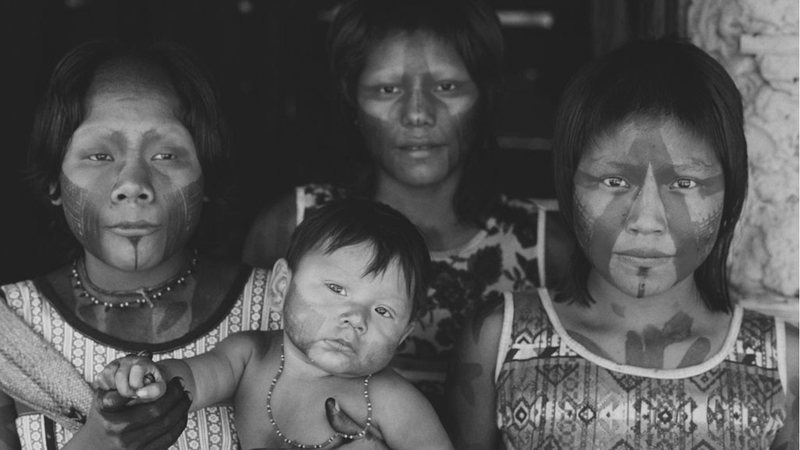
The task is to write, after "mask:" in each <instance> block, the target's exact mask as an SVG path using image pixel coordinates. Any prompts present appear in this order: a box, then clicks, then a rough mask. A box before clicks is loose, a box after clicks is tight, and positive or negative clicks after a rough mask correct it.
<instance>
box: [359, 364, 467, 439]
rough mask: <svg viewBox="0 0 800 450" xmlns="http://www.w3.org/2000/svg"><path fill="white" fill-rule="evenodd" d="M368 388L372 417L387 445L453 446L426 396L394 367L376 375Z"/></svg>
mask: <svg viewBox="0 0 800 450" xmlns="http://www.w3.org/2000/svg"><path fill="white" fill-rule="evenodd" d="M370 390H371V391H372V393H373V394H372V395H371V396H372V410H373V418H374V421H375V423H376V424H378V425H377V427H378V429H379V431H380V434H381V435H382V436H383V439H384V442H385V444H386V446H387V447H388V448H390V449H393V450H403V449H452V448H453V445H452V443H451V442H450V439H449V438H448V436H447V433H446V432H445V430H444V427H443V426H442V424H441V422H440V421H439V417H438V416H437V415H436V412H435V411H434V410H433V407H432V406H431V404H430V403H429V402H428V400H427V399H426V398H425V397H424V396H423V395H422V393H420V392H419V391H418V390H417V389H416V388H415V387H414V386H412V385H411V383H409V382H408V381H406V380H405V379H404V378H403V377H401V376H400V375H398V374H397V373H395V372H394V371H393V370H390V369H389V370H384V371H382V372H380V373H379V374H377V375H375V376H374V377H373V381H372V383H371V384H370ZM379 448H380V447H379Z"/></svg>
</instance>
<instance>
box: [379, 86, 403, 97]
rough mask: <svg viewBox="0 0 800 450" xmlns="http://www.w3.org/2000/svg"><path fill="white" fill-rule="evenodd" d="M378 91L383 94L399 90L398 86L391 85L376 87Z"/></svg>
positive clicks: (390, 93)
mask: <svg viewBox="0 0 800 450" xmlns="http://www.w3.org/2000/svg"><path fill="white" fill-rule="evenodd" d="M378 92H379V93H381V94H383V95H392V94H397V93H398V92H400V88H398V87H397V86H392V85H386V86H380V87H378Z"/></svg>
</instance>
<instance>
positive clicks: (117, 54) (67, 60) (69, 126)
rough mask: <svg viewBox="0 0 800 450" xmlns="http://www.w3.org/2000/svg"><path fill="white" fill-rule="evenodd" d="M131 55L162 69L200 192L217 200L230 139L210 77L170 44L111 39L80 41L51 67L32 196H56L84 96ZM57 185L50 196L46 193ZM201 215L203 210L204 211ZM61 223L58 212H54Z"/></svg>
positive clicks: (34, 154)
mask: <svg viewBox="0 0 800 450" xmlns="http://www.w3.org/2000/svg"><path fill="white" fill-rule="evenodd" d="M123 58H134V59H136V60H137V61H141V62H142V63H143V64H145V65H152V66H155V67H157V68H159V69H162V70H164V71H165V72H166V74H167V76H168V77H169V82H170V84H171V86H170V87H171V88H172V89H174V91H175V93H176V95H177V97H178V99H179V101H180V110H179V111H176V113H177V117H178V119H179V120H180V121H181V123H182V124H183V125H184V126H185V127H186V128H187V129H188V131H189V133H190V134H191V136H192V139H193V140H194V144H195V148H196V149H197V157H198V159H199V161H200V165H201V167H202V170H203V180H204V186H205V188H204V194H205V195H206V196H207V197H208V198H209V200H210V202H209V203H210V204H211V205H213V204H215V203H218V202H219V203H221V202H222V197H223V191H224V189H226V188H227V187H226V185H227V184H228V183H227V180H226V177H227V175H229V173H228V171H229V169H230V166H229V147H230V146H229V143H228V137H227V131H226V125H225V123H224V120H223V117H222V115H221V107H220V101H219V96H218V93H217V90H216V87H215V86H214V84H213V83H214V82H213V78H212V76H211V74H210V72H208V70H207V69H206V68H205V67H204V65H203V64H201V63H200V61H199V60H198V59H197V58H196V57H195V55H194V54H193V53H191V52H190V51H189V50H188V49H186V48H184V47H182V46H179V45H178V44H175V43H168V42H160V43H153V44H147V45H139V44H128V43H123V42H120V41H116V40H98V41H91V42H86V43H83V44H80V45H78V46H76V47H75V48H73V49H72V50H70V51H69V52H68V53H67V54H66V55H65V56H64V57H63V58H62V59H61V60H60V61H59V62H58V64H57V65H56V67H55V69H54V70H53V73H52V75H51V77H50V80H49V83H48V85H47V89H46V91H45V94H44V96H43V98H42V100H41V102H40V104H39V106H38V110H37V112H36V116H35V119H34V125H33V132H32V136H31V142H30V148H29V152H28V169H27V178H28V180H29V182H30V183H31V184H32V185H33V190H34V193H35V195H36V196H37V197H38V198H39V199H40V200H43V201H45V202H46V203H47V204H49V201H50V200H51V199H52V198H54V197H57V196H58V194H59V193H58V189H59V188H58V186H59V174H60V173H61V164H62V162H63V160H64V156H65V154H66V151H67V146H68V144H69V141H70V139H71V137H72V134H73V133H74V132H75V130H76V129H77V128H78V127H79V126H80V124H81V123H82V122H83V120H84V118H85V115H86V113H87V110H86V108H87V105H86V101H87V98H86V97H87V95H88V93H89V89H90V87H91V85H92V82H93V80H94V77H95V75H96V74H97V72H98V70H99V69H100V68H101V67H102V66H104V65H105V64H107V63H109V62H112V61H116V60H120V59H123ZM51 186H56V192H55V195H51V194H50V188H51ZM204 216H206V214H204ZM59 217H60V219H59V221H60V222H63V215H59Z"/></svg>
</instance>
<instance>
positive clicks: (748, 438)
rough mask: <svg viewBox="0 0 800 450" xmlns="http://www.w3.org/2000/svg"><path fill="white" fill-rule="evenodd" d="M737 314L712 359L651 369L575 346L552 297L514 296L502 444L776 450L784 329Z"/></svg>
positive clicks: (506, 337)
mask: <svg viewBox="0 0 800 450" xmlns="http://www.w3.org/2000/svg"><path fill="white" fill-rule="evenodd" d="M732 316H733V317H732V320H731V324H730V328H729V330H728V336H727V337H726V340H725V343H724V344H723V347H722V349H721V350H720V352H719V353H717V354H716V355H714V356H713V357H712V358H711V359H709V360H708V361H705V362H703V363H701V364H698V365H696V366H691V367H685V368H680V369H668V370H665V369H646V368H641V367H634V366H626V365H623V364H618V363H615V362H612V361H609V360H606V359H604V358H601V357H598V356H597V355H594V354H592V353H590V352H589V351H588V350H586V349H585V348H584V347H583V346H581V345H580V344H578V343H577V342H576V341H574V340H573V339H571V338H570V337H569V335H567V334H566V333H565V331H564V328H563V327H562V325H561V323H560V322H559V321H558V317H557V316H556V315H555V313H554V309H553V306H552V301H551V299H550V296H549V294H548V292H547V291H546V290H544V289H539V290H538V295H537V293H536V292H531V293H527V294H511V293H506V298H505V314H504V321H503V331H502V334H501V341H500V349H499V352H498V367H497V370H496V372H495V373H496V382H495V387H496V392H497V410H496V414H497V426H498V429H499V430H500V433H501V435H502V439H503V442H504V443H505V445H506V447H507V448H508V449H516V450H527V449H593V450H594V449H603V450H605V449H615V450H616V449H637V450H638V449H670V450H673V449H703V450H705V449H767V448H769V446H770V444H771V442H772V440H773V439H774V437H775V434H776V433H777V431H778V430H779V429H780V428H781V426H782V425H783V421H784V418H785V417H786V411H785V402H786V397H785V395H784V391H783V387H782V383H781V378H783V379H785V365H784V364H783V361H782V358H780V357H779V356H778V355H783V354H784V344H785V341H784V340H783V339H784V338H785V329H784V325H783V322H781V321H776V320H775V319H774V318H772V317H768V316H765V315H762V314H759V313H756V312H752V311H744V310H743V309H742V308H741V307H739V306H737V307H736V309H735V310H734V313H733V315H732ZM779 361H781V363H780V364H779ZM779 366H780V367H779ZM781 372H782V373H781Z"/></svg>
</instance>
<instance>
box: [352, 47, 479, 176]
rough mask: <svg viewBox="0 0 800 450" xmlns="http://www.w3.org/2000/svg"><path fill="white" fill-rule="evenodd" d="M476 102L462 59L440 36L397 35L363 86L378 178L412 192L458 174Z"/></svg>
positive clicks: (361, 99) (362, 104) (364, 120)
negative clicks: (412, 187) (408, 187)
mask: <svg viewBox="0 0 800 450" xmlns="http://www.w3.org/2000/svg"><path fill="white" fill-rule="evenodd" d="M445 86H446V87H447V89H450V90H447V91H445V90H443V87H445ZM386 90H389V91H391V92H386ZM477 98H478V93H477V89H476V88H475V85H474V83H473V82H472V80H471V79H470V78H469V74H468V72H467V71H466V68H465V67H464V65H463V62H462V61H461V58H460V57H459V56H458V54H457V53H456V52H455V50H453V49H452V48H451V47H449V46H447V45H446V44H444V43H443V42H442V41H440V40H439V39H437V38H436V37H435V36H433V35H430V34H428V33H412V34H405V33H403V34H397V35H393V36H390V37H389V38H387V39H386V40H384V41H383V42H382V43H380V44H379V45H378V46H376V48H374V49H373V50H372V51H371V52H370V55H369V57H368V61H367V64H366V66H365V68H364V71H363V72H362V75H361V77H360V80H359V89H358V103H359V120H358V122H359V126H360V129H361V133H362V137H363V138H364V141H365V144H366V146H367V148H368V149H369V151H370V153H371V154H372V155H373V158H374V159H375V161H376V163H377V164H378V165H379V167H380V168H381V173H384V174H387V175H389V176H391V177H392V178H395V179H396V180H398V181H400V182H401V183H408V184H412V185H419V184H420V183H422V184H430V183H437V182H441V181H442V180H444V179H447V177H449V176H450V175H452V174H457V173H459V170H458V169H460V167H461V166H462V165H463V162H464V160H465V157H466V155H467V153H468V152H469V151H470V148H471V147H472V145H474V140H475V132H476V129H477V127H476V126H475V119H476V108H475V105H476V103H477Z"/></svg>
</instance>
